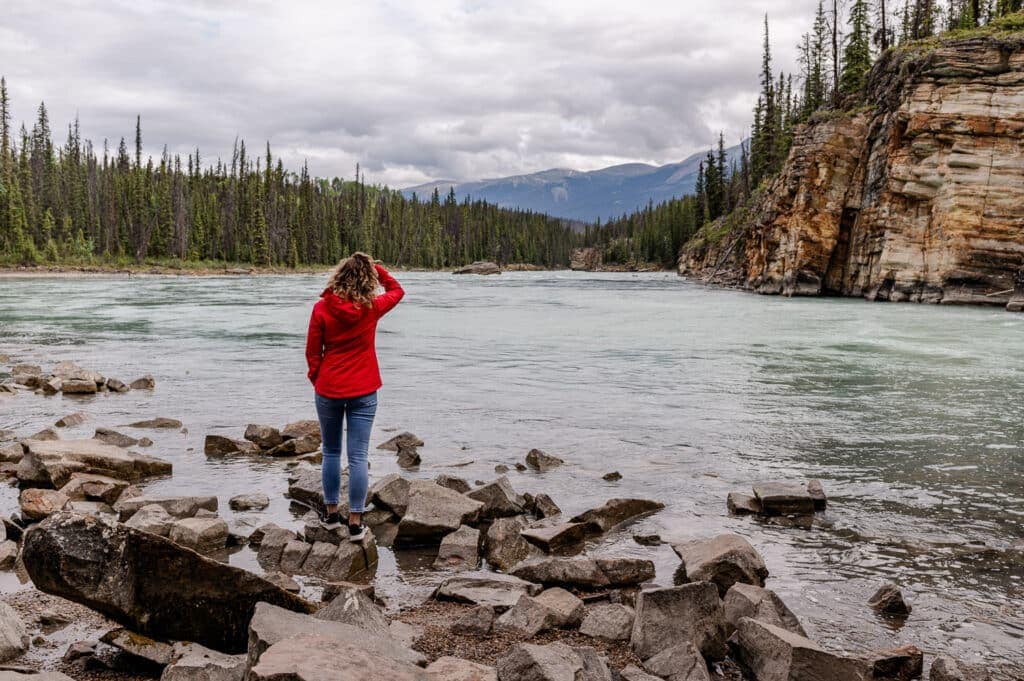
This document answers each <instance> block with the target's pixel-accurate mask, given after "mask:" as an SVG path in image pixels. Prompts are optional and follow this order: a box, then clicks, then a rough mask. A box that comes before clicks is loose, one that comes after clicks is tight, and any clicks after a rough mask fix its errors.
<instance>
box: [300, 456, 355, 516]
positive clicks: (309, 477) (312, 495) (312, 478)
mask: <svg viewBox="0 0 1024 681" xmlns="http://www.w3.org/2000/svg"><path fill="white" fill-rule="evenodd" d="M341 485H342V486H341V496H342V498H343V499H344V498H346V497H347V495H348V476H347V473H343V474H342V479H341ZM288 496H289V497H291V499H292V500H294V501H296V502H297V503H299V504H302V505H303V506H306V507H308V508H311V509H313V510H314V511H319V510H322V509H323V507H324V495H323V482H322V477H321V472H320V469H319V468H318V467H315V466H310V465H307V464H299V465H298V466H296V467H295V469H294V470H292V471H291V472H290V473H289V474H288Z"/></svg>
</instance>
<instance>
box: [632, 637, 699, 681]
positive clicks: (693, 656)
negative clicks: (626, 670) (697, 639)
mask: <svg viewBox="0 0 1024 681" xmlns="http://www.w3.org/2000/svg"><path fill="white" fill-rule="evenodd" d="M644 669H646V670H647V671H649V672H651V673H652V674H655V675H657V676H659V677H661V678H663V679H665V680H666V681H711V674H709V673H708V665H707V664H706V663H705V662H704V657H703V656H702V655H701V654H700V651H699V650H697V648H696V647H695V646H694V645H693V643H691V642H689V641H685V642H683V643H679V644H676V645H674V646H671V647H669V648H666V649H665V650H662V651H661V652H659V653H658V654H657V655H655V656H654V657H651V658H649V659H647V660H644Z"/></svg>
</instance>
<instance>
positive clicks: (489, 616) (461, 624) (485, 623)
mask: <svg viewBox="0 0 1024 681" xmlns="http://www.w3.org/2000/svg"><path fill="white" fill-rule="evenodd" d="M494 620H495V612H494V607H493V606H490V605H478V606H476V607H475V608H473V609H471V610H470V611H469V612H467V613H466V614H465V615H463V616H462V617H460V618H459V619H457V620H455V622H454V623H453V624H452V631H453V632H455V633H456V634H463V635H467V636H479V637H484V636H487V635H488V634H490V633H491V629H492V628H493V627H494Z"/></svg>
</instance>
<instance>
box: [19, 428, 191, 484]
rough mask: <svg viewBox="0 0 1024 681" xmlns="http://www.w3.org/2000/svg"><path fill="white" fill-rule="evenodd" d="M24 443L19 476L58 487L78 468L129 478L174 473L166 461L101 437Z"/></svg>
mask: <svg viewBox="0 0 1024 681" xmlns="http://www.w3.org/2000/svg"><path fill="white" fill-rule="evenodd" d="M24 444H25V448H26V453H25V456H24V457H23V458H22V460H21V462H20V463H19V464H18V479H19V480H21V481H22V482H23V483H26V484H30V485H36V486H44V487H45V486H49V487H55V488H58V489H59V488H60V487H63V486H64V485H65V484H67V482H68V480H69V479H70V477H71V474H72V473H75V472H81V473H94V474H96V475H106V476H108V477H112V478H119V479H122V480H129V481H136V480H141V479H144V478H147V477H153V476H158V475H170V473H171V464H170V463H169V462H167V461H163V460H161V459H157V458H155V457H151V456H145V455H142V454H136V453H135V452H130V451H125V450H123V449H121V448H120V447H114V446H112V445H108V444H105V443H103V442H100V441H98V440H92V439H88V440H55V441H38V440H27V441H25V443H24Z"/></svg>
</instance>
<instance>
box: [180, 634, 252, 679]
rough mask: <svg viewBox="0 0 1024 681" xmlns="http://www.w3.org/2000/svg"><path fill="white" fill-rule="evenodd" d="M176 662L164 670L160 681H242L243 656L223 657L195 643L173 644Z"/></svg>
mask: <svg viewBox="0 0 1024 681" xmlns="http://www.w3.org/2000/svg"><path fill="white" fill-rule="evenodd" d="M174 656H175V658H176V661H175V662H174V664H172V665H171V666H169V667H167V668H165V669H164V671H163V674H162V675H161V676H160V681H243V679H244V678H245V671H246V656H245V655H225V654H224V653H220V652H217V651H216V650H210V649H209V648H205V647H203V646H201V645H199V644H197V643H188V644H181V643H178V644H175V645H174Z"/></svg>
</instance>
